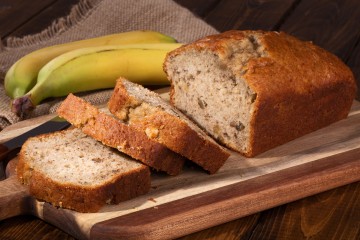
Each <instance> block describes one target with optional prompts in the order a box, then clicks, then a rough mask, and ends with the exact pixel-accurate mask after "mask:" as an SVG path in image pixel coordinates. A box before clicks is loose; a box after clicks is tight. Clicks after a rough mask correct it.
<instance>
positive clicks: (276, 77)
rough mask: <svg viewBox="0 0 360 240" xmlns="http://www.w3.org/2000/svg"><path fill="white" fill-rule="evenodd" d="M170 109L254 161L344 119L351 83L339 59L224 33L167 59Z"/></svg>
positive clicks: (290, 41)
mask: <svg viewBox="0 0 360 240" xmlns="http://www.w3.org/2000/svg"><path fill="white" fill-rule="evenodd" d="M164 71H165V72H166V73H167V76H168V78H169V80H170V81H171V103H172V104H173V105H174V106H175V107H177V108H178V109H180V110H181V111H182V112H183V113H185V114H186V115H187V116H188V117H189V118H190V119H192V120H194V121H195V122H196V123H198V124H199V125H200V126H201V127H202V128H203V129H205V130H206V131H207V132H208V133H209V134H210V135H212V136H213V137H214V138H215V139H217V140H218V141H219V142H221V143H222V144H224V145H226V146H227V147H229V148H232V149H233V150H236V151H239V152H240V153H242V154H244V155H245V156H249V157H251V156H254V155H256V154H259V153H262V152H264V151H266V150H268V149H270V148H273V147H275V146H278V145H280V144H283V143H286V142H288V141H290V140H292V139H295V138H297V137H300V136H302V135H304V134H307V133H309V132H311V131H314V130H317V129H319V128H321V127H324V126H326V125H329V124H331V123H333V122H335V121H338V120H340V119H343V118H345V117H346V116H347V115H348V113H349V110H350V107H351V105H352V102H353V99H354V97H355V92H356V84H355V81H354V76H353V74H352V72H351V71H350V69H349V68H348V67H347V66H346V65H345V64H344V63H343V62H342V61H341V60H340V59H338V58H337V57H336V56H334V55H333V54H331V53H329V52H327V51H325V50H323V49H321V48H320V47H317V46H315V45H314V44H312V43H310V42H303V41H300V40H298V39H296V38H295V37H292V36H290V35H288V34H285V33H282V32H281V33H279V32H264V31H228V32H225V33H222V34H217V35H212V36H209V37H206V38H204V39H200V40H198V41H196V42H194V43H191V44H188V45H186V46H183V47H180V48H178V49H176V50H174V51H172V52H170V53H169V54H168V55H167V57H166V59H165V63H164Z"/></svg>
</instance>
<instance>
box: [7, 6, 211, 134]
mask: <svg viewBox="0 0 360 240" xmlns="http://www.w3.org/2000/svg"><path fill="white" fill-rule="evenodd" d="M144 29H147V30H155V31H159V32H162V33H164V34H167V35H170V36H173V37H174V38H176V39H177V40H178V41H179V42H182V43H187V42H191V41H194V40H196V39H199V38H201V37H204V36H206V35H210V34H214V33H217V31H216V30H215V29H214V28H213V27H211V26H209V25H208V24H207V23H205V22H204V21H202V20H201V19H200V18H198V17H197V16H195V15H193V14H192V13H191V12H190V11H189V10H187V9H186V8H183V7H181V6H180V5H178V4H177V3H175V2H173V1H171V0H151V1H150V0H136V1H134V0H80V3H79V4H78V5H76V6H74V7H73V8H72V10H71V12H70V14H69V15H68V16H66V17H63V18H61V19H58V20H56V21H55V22H54V23H53V24H52V25H51V26H49V27H48V28H47V29H45V30H44V31H42V32H40V33H38V34H34V35H31V36H25V37H23V38H8V39H3V41H2V45H1V49H0V79H1V84H0V129H3V128H4V127H6V126H8V125H10V124H13V123H16V122H18V121H20V120H22V119H19V118H18V117H17V116H15V115H14V114H13V113H11V112H10V98H9V97H7V96H6V95H5V90H4V87H3V79H4V76H5V73H6V71H7V70H8V69H9V68H10V66H11V65H12V64H13V63H14V62H15V61H16V60H18V59H19V58H20V57H22V56H24V55H25V54H27V53H29V52H31V51H34V50H36V49H39V48H42V47H45V46H50V45H54V44H59V43H64V42H69V41H74V40H80V39H86V38H92V37H97V36H102V35H106V34H112V33H117V32H124V31H132V30H144ZM111 92H112V90H111V89H109V90H105V91H95V92H92V93H82V94H78V95H80V96H82V97H84V98H85V99H87V100H89V101H90V102H92V103H94V104H103V103H105V102H106V101H107V100H108V99H109V97H110V94H111ZM62 99H63V98H58V99H52V100H48V101H46V102H45V103H42V104H41V105H39V106H38V107H37V108H36V109H35V110H34V111H33V113H32V114H31V116H29V117H36V116H40V115H44V114H47V113H51V112H54V111H55V109H56V107H57V106H58V104H59V101H61V100H62Z"/></svg>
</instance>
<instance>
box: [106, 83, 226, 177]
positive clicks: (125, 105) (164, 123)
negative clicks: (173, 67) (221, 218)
mask: <svg viewBox="0 0 360 240" xmlns="http://www.w3.org/2000/svg"><path fill="white" fill-rule="evenodd" d="M108 108H109V110H110V112H111V113H113V114H114V115H115V116H117V117H118V118H120V119H121V120H123V121H126V122H127V123H128V124H129V125H130V126H133V127H135V128H136V129H138V130H140V131H142V132H144V133H145V134H146V135H147V136H148V137H149V138H151V139H154V140H155V141H157V142H159V143H161V144H164V145H165V146H167V147H168V148H169V149H171V150H173V151H174V152H177V153H179V154H181V155H182V156H184V157H186V158H187V159H189V160H191V161H193V162H194V163H196V164H197V165H199V166H201V167H202V168H204V169H205V170H207V171H208V172H209V173H210V174H213V173H215V172H217V171H218V170H219V168H220V167H221V166H222V165H223V164H224V163H225V161H226V159H228V157H229V156H230V154H229V153H228V152H227V151H226V150H225V149H224V148H223V147H221V146H220V145H219V144H217V143H216V142H215V141H214V140H213V139H212V138H211V137H210V136H208V135H207V134H206V133H205V132H203V131H202V130H201V129H200V128H199V127H198V126H196V124H194V123H193V122H192V121H190V120H189V119H187V117H186V116H184V115H183V114H182V113H181V112H180V111H178V110H177V109H176V108H174V107H172V106H171V105H170V104H169V103H168V102H166V101H165V100H163V99H162V98H161V97H160V96H159V94H157V93H155V92H153V91H150V90H148V89H146V88H144V87H143V86H141V85H139V84H136V83H132V82H130V81H128V80H126V79H124V78H120V79H118V80H117V83H116V86H115V89H114V92H113V94H112V96H111V98H110V100H109V103H108Z"/></svg>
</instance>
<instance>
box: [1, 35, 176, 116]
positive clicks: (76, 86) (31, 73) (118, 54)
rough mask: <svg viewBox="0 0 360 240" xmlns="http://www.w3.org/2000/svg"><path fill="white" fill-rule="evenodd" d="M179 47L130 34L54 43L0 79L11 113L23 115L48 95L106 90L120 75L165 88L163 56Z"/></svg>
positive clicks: (166, 39) (160, 38)
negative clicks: (8, 100) (10, 105)
mask: <svg viewBox="0 0 360 240" xmlns="http://www.w3.org/2000/svg"><path fill="white" fill-rule="evenodd" d="M179 46H181V44H180V43H176V41H175V40H174V39H173V38H171V37H169V36H166V35H163V34H160V33H158V32H153V31H134V32H126V33H120V34H114V35H108V36H104V37H100V38H94V39H89V40H83V41H77V42H72V43H67V44H62V45H55V46H52V47H47V48H43V49H40V50H38V51H35V52H32V53H30V54H28V55H26V56H24V57H23V58H21V59H20V60H18V61H17V62H16V63H15V64H14V65H13V66H12V67H11V68H10V69H9V71H8V72H7V74H6V76H5V84H4V85H5V90H6V93H7V94H8V95H9V96H10V97H11V98H14V100H13V101H12V111H13V112H15V113H16V114H17V115H18V116H21V117H23V116H26V114H27V113H29V112H30V111H31V110H32V109H33V108H34V107H35V106H36V105H38V104H39V103H40V102H41V101H43V100H44V99H46V98H49V97H60V96H66V95H67V94H68V93H70V92H72V93H75V92H82V91H89V90H95V89H104V88H111V87H113V86H114V85H115V81H116V79H117V78H118V77H120V76H122V77H125V78H128V79H129V80H130V81H134V82H137V83H140V84H147V85H156V84H168V83H169V82H168V80H167V79H166V76H165V73H164V72H163V69H162V64H163V61H164V58H165V55H166V54H167V53H168V52H169V51H172V50H174V49H175V48H178V47H179Z"/></svg>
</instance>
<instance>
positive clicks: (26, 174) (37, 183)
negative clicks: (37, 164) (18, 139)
mask: <svg viewBox="0 0 360 240" xmlns="http://www.w3.org/2000/svg"><path fill="white" fill-rule="evenodd" d="M58 134H61V133H58ZM50 135H51V133H50V134H44V135H40V136H37V137H36V138H39V139H44V141H46V138H47V137H48V136H50ZM30 141H31V139H30ZM30 141H29V140H28V141H27V142H25V144H24V145H23V147H22V149H21V151H20V153H19V158H18V159H19V161H18V164H17V169H16V170H17V177H18V179H19V181H20V182H22V183H23V184H26V185H28V186H29V192H30V194H31V195H33V196H34V197H36V198H37V199H39V200H43V201H46V202H49V203H51V204H52V205H53V206H56V207H61V208H67V209H72V210H75V211H78V212H98V211H99V210H100V208H101V207H103V206H104V205H106V204H110V203H112V204H118V203H119V202H121V201H125V200H128V199H131V198H134V197H136V196H139V195H142V194H145V193H147V192H148V191H149V190H150V185H151V180H150V179H151V178H150V170H149V168H148V167H147V166H145V165H140V166H139V167H138V168H136V169H131V170H129V171H128V172H126V173H121V174H118V175H114V176H113V177H112V178H111V179H108V180H107V181H106V182H103V183H101V184H99V185H91V186H83V185H76V184H70V183H64V182H60V181H56V180H53V179H52V178H51V177H49V176H47V175H46V174H44V173H43V172H41V171H39V170H38V169H33V168H32V167H31V166H30V165H29V161H30V159H28V157H27V156H28V155H27V154H26V151H28V150H29V146H28V144H29V142H30ZM84 171H86V169H84Z"/></svg>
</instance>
